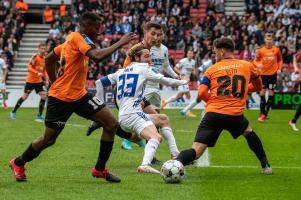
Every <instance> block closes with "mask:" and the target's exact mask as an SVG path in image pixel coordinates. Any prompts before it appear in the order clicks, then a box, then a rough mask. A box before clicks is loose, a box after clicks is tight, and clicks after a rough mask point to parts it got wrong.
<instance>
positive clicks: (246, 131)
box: [243, 126, 253, 136]
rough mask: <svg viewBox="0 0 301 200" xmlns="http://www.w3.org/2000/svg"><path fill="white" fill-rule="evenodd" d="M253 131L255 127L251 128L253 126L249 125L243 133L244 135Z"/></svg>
mask: <svg viewBox="0 0 301 200" xmlns="http://www.w3.org/2000/svg"><path fill="white" fill-rule="evenodd" d="M252 132H253V129H252V128H251V126H248V127H247V128H246V130H245V132H244V133H243V135H244V136H248V135H249V134H250V133H252Z"/></svg>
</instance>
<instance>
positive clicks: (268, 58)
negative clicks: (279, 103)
mask: <svg viewBox="0 0 301 200" xmlns="http://www.w3.org/2000/svg"><path fill="white" fill-rule="evenodd" d="M264 39H265V45H264V47H262V48H260V49H259V50H258V51H257V54H256V57H255V61H256V62H260V63H261V64H260V65H258V68H259V70H260V75H261V78H262V84H263V89H262V90H261V91H260V116H259V118H258V121H259V122H264V121H265V120H266V118H267V116H268V113H269V110H270V108H271V106H272V105H273V102H274V88H275V86H276V82H277V73H280V72H281V67H282V56H281V52H280V50H279V48H278V47H276V46H274V45H273V34H272V33H270V32H268V33H266V34H265V37H264ZM266 90H268V93H269V98H268V101H266V98H265V94H266Z"/></svg>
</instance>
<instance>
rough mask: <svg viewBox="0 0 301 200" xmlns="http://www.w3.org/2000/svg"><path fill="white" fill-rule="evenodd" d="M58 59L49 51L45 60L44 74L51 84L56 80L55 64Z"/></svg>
mask: <svg viewBox="0 0 301 200" xmlns="http://www.w3.org/2000/svg"><path fill="white" fill-rule="evenodd" d="M59 59H60V58H59V57H58V56H57V55H56V54H55V53H53V51H51V52H50V53H49V54H48V55H47V56H46V58H45V65H46V72H47V74H48V78H49V80H50V82H51V83H53V82H54V81H55V80H56V78H57V77H56V75H55V63H56V62H57V61H58V60H59Z"/></svg>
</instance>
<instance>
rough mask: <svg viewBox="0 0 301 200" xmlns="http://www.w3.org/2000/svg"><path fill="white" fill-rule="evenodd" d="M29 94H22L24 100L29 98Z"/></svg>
mask: <svg viewBox="0 0 301 200" xmlns="http://www.w3.org/2000/svg"><path fill="white" fill-rule="evenodd" d="M28 96H29V95H28V94H27V93H25V94H23V96H22V99H23V101H25V100H26V99H27V98H28Z"/></svg>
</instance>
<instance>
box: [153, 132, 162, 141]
mask: <svg viewBox="0 0 301 200" xmlns="http://www.w3.org/2000/svg"><path fill="white" fill-rule="evenodd" d="M151 139H155V140H158V141H159V142H162V136H161V135H160V134H158V133H156V134H153V135H152V136H151Z"/></svg>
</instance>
